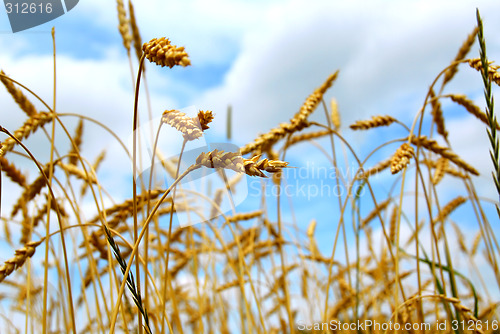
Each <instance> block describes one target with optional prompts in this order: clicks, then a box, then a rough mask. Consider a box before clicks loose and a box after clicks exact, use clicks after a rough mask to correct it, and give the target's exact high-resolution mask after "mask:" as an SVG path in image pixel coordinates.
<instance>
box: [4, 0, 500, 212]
mask: <svg viewBox="0 0 500 334" xmlns="http://www.w3.org/2000/svg"><path fill="white" fill-rule="evenodd" d="M134 6H135V12H136V18H137V21H138V24H139V27H140V32H141V35H142V38H143V40H144V41H149V40H150V39H152V38H155V37H163V36H165V37H168V38H170V39H171V40H172V43H173V44H176V45H179V46H185V48H186V51H187V52H188V53H189V55H190V59H191V63H192V66H191V67H188V68H174V69H171V70H170V69H166V68H160V67H158V66H154V65H152V64H147V68H146V72H147V81H148V85H147V87H148V90H149V95H150V101H151V106H152V108H151V110H152V114H153V117H158V116H160V115H161V113H162V112H163V111H164V110H166V109H174V108H175V109H181V108H187V107H190V106H195V107H196V108H199V109H210V110H213V111H214V112H215V114H216V118H215V120H214V122H213V125H212V126H211V130H210V131H208V132H207V140H208V141H212V142H213V141H224V140H225V134H226V110H227V106H228V105H229V104H230V105H232V108H233V140H232V141H233V143H235V144H236V145H239V146H241V145H243V144H245V143H247V142H248V141H250V140H252V139H253V138H255V137H256V136H257V135H258V134H259V133H263V132H266V131H268V130H269V129H271V128H272V127H275V126H276V125H277V124H279V123H280V122H285V121H287V120H288V119H290V117H292V115H293V114H294V113H295V112H296V111H297V110H298V109H299V108H300V106H301V104H302V103H303V101H304V99H305V98H306V97H307V96H308V95H309V94H310V93H311V92H312V91H313V90H314V89H315V88H316V87H318V86H319V85H320V84H321V83H322V82H323V81H324V80H325V79H326V78H327V76H328V75H329V74H330V73H333V72H334V71H336V70H337V69H339V70H340V75H339V77H338V80H337V81H336V82H335V84H334V86H333V87H332V88H331V89H330V90H329V91H328V93H327V94H326V96H325V97H326V99H325V100H326V101H329V100H330V98H332V97H335V98H336V99H337V101H338V105H339V110H340V113H341V117H342V124H343V125H342V131H343V134H344V135H345V136H346V137H347V138H348V139H349V140H350V142H351V143H352V144H353V145H354V146H355V147H356V148H357V149H358V150H359V153H360V155H361V156H362V157H363V156H365V155H366V154H367V153H368V152H369V151H370V150H371V149H373V148H375V146H376V145H375V144H373V143H372V139H376V140H378V142H377V143H382V142H383V141H384V140H385V139H388V138H391V137H389V135H388V134H390V132H388V131H375V132H373V134H372V133H371V132H370V133H368V134H367V133H362V134H358V133H354V132H353V131H350V130H349V129H348V125H349V124H351V123H352V122H354V121H355V120H358V119H364V118H368V117H370V116H371V115H376V114H390V115H393V116H396V117H398V118H399V119H401V120H402V121H404V122H405V123H406V124H408V125H410V124H411V122H412V121H413V119H414V117H415V115H416V113H417V112H418V110H419V109H420V108H421V107H422V103H423V101H424V98H425V95H426V93H427V90H428V87H429V85H430V84H431V83H432V81H433V80H434V78H435V77H436V76H437V75H438V73H439V72H440V71H441V70H442V69H443V68H445V67H446V66H447V65H448V64H449V63H450V62H451V61H452V59H453V58H454V57H455V55H456V53H457V50H458V49H459V47H460V45H461V44H462V42H463V41H464V40H465V38H466V37H467V35H468V34H469V33H470V32H471V31H472V29H473V28H474V26H475V24H476V17H475V10H476V8H479V9H480V11H481V13H482V16H483V20H484V25H485V34H486V41H487V45H488V55H489V58H490V59H492V60H496V59H500V38H499V37H498V34H497V33H496V32H498V31H500V3H499V2H498V1H495V0H483V1H451V0H450V1H434V0H429V1H386V0H384V1H378V0H377V1H313V2H311V1H307V2H306V1H284V0H276V1H235V0H231V1H229V0H215V1H182V2H181V1H168V2H166V1H160V0H158V1H156V0H148V1H140V2H139V1H135V2H134ZM117 25H118V18H117V12H116V3H115V2H114V1H106V2H104V1H97V0H86V1H80V3H79V4H78V5H77V6H76V7H75V8H74V9H73V10H71V11H70V12H68V13H67V14H65V15H63V16H61V17H59V18H57V19H56V20H54V21H51V22H48V23H46V24H44V25H41V26H38V27H35V28H32V29H30V30H27V31H24V32H19V33H16V34H12V33H11V32H10V26H9V23H8V19H7V15H6V13H5V12H3V11H1V12H0V31H1V32H2V33H1V34H0V50H2V51H1V52H0V68H2V69H3V70H4V71H5V72H6V73H7V74H9V75H10V76H12V77H13V78H14V79H16V80H18V81H20V82H22V83H24V84H26V85H27V86H28V87H30V88H31V89H32V90H33V91H35V92H36V93H37V94H39V95H40V96H41V97H42V98H43V99H44V100H46V101H47V102H48V103H49V104H50V105H52V102H51V101H52V92H53V89H52V87H53V61H52V52H53V48H52V40H51V34H50V30H51V28H52V27H53V26H54V27H55V31H56V48H57V111H58V112H60V113H63V112H65V113H66V112H67V113H80V114H84V115H87V116H89V117H93V118H95V119H96V120H99V121H101V122H103V123H104V124H106V125H107V126H109V127H110V128H111V129H112V130H113V131H115V132H116V133H117V134H118V136H120V138H122V139H123V140H124V141H126V140H127V138H128V137H129V136H130V133H131V124H132V106H133V81H132V80H133V77H135V74H136V69H137V59H136V58H135V54H132V63H131V65H132V66H130V63H129V60H128V57H127V53H126V51H125V49H124V48H123V45H122V39H121V36H120V34H119V32H118V29H117ZM477 55H478V50H477V46H475V47H474V48H473V50H472V51H471V53H470V57H476V56H477ZM131 67H132V70H131ZM445 93H461V94H467V95H468V96H469V97H470V98H472V99H473V100H475V101H477V103H478V105H480V106H484V99H483V97H482V82H481V79H480V76H479V74H478V73H477V72H475V71H474V70H472V69H470V68H468V67H467V66H463V67H461V68H460V71H459V73H458V74H457V76H456V79H455V81H453V82H452V83H451V84H449V86H448V88H447V89H446V90H445ZM145 96H146V91H145V86H144V85H143V86H142V87H141V101H140V112H141V115H142V117H143V119H146V118H147V107H146V106H147V101H146V99H145ZM0 98H1V101H2V109H1V113H2V115H4V116H3V117H2V125H3V126H5V127H7V128H9V129H15V128H17V127H18V126H19V125H20V124H21V123H22V122H23V115H21V113H20V112H19V110H18V108H17V107H16V106H15V104H14V103H13V102H12V101H11V98H10V96H8V94H7V93H6V92H5V91H3V90H0ZM37 106H38V107H40V109H41V110H43V107H42V105H41V104H40V103H37ZM443 106H444V108H445V118H446V119H447V126H448V130H449V132H450V142H451V144H452V147H453V149H454V150H455V151H457V152H458V153H459V154H460V155H462V156H463V157H464V158H466V159H467V160H468V161H474V165H475V166H476V167H477V168H478V169H479V170H480V171H481V172H482V175H483V176H482V177H481V179H480V180H481V181H482V182H483V184H484V185H485V189H486V194H488V195H491V194H494V188H493V186H492V185H491V181H490V178H489V177H490V176H489V171H490V168H491V164H490V161H489V157H488V142H487V138H486V135H485V130H484V126H483V125H482V124H481V123H480V122H477V121H476V120H474V119H473V118H472V116H470V115H468V114H467V113H466V112H465V111H464V110H462V109H461V108H458V107H456V106H453V105H450V104H449V103H446V101H443ZM312 119H314V120H317V121H320V122H324V121H325V119H324V113H323V112H322V111H321V110H318V111H317V112H316V113H315V114H314V115H313V116H312ZM65 121H66V122H68V124H69V126H70V128H71V125H73V126H74V124H76V120H75V118H72V117H67V118H65ZM162 131H163V130H162ZM86 134H87V136H86V138H85V141H84V144H83V153H84V154H85V155H86V156H89V157H92V156H95V155H97V154H98V153H99V152H100V151H101V150H102V149H108V151H113V150H116V151H118V152H123V151H120V148H119V146H118V145H117V143H116V141H115V140H114V139H113V138H112V137H110V136H109V135H107V134H106V132H105V131H103V130H102V129H101V128H99V127H97V126H93V125H91V124H87V125H86ZM380 136H382V137H383V138H377V137H380ZM384 136H387V137H384ZM178 137H179V136H176V135H175V134H174V137H172V138H171V137H167V138H165V140H164V141H163V142H165V143H167V144H165V145H163V147H164V148H168V147H169V146H170V147H176V148H177V147H179V140H180V139H179V138H178ZM59 138H64V136H63V135H62V134H61V136H60V137H59ZM391 139H392V138H391ZM59 144H60V145H62V146H64V145H69V144H68V142H67V140H64V139H61V142H60V143H59ZM31 145H32V146H31V147H33V148H35V149H37V148H39V149H40V150H38V154H39V156H40V157H43V156H44V154H45V155H47V154H48V150H47V149H43V147H42V146H43V145H45V147H46V143H45V142H43V141H36V140H35V139H33V140H32V142H31ZM377 145H378V144H377ZM391 150H392V148H391ZM297 152H299V153H300V155H299V156H298V158H297V157H294V156H289V157H290V160H291V161H292V162H294V163H295V164H296V165H297V164H301V161H300V159H302V162H303V161H304V159H303V157H304V154H305V155H306V156H307V157H308V158H309V160H310V161H316V160H317V159H316V158H317V157H318V156H322V153H321V152H320V151H319V150H316V149H312V150H311V149H310V147H306V148H305V149H304V148H303V149H302V151H301V149H300V148H298V151H297ZM108 154H109V153H108ZM384 158H385V157H384ZM294 159H295V160H294ZM124 161H126V158H125V155H124V154H121V155H120V154H118V157H116V158H114V159H113V160H112V163H114V166H113V168H112V169H110V171H109V174H110V175H111V174H112V175H115V176H116V175H117V173H116V171H117V169H116V166H117V164H118V163H123V162H124ZM125 166H126V165H125ZM121 170H122V171H123V175H122V176H121V177H118V178H116V177H115V178H110V177H106V176H107V175H105V177H104V178H103V179H104V180H105V181H106V182H109V184H108V186H109V187H113V188H115V189H117V190H127V191H128V192H130V187H129V185H128V183H127V182H124V180H125V179H127V180H128V176H127V173H129V172H130V170H127V169H126V168H125V169H124V168H121ZM104 171H105V170H104ZM118 175H121V174H118ZM318 205H319V204H318ZM305 220H306V221H308V219H305Z"/></svg>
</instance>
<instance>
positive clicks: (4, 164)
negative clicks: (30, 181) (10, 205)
mask: <svg viewBox="0 0 500 334" xmlns="http://www.w3.org/2000/svg"><path fill="white" fill-rule="evenodd" d="M0 167H1V169H2V170H3V171H4V172H5V175H7V176H8V177H9V178H10V179H11V180H12V181H13V182H15V183H17V184H18V185H20V186H21V187H25V186H26V177H25V176H24V174H23V173H22V172H21V171H20V170H19V169H17V167H16V166H15V165H14V164H12V163H10V162H9V161H8V160H7V159H5V157H2V156H0Z"/></svg>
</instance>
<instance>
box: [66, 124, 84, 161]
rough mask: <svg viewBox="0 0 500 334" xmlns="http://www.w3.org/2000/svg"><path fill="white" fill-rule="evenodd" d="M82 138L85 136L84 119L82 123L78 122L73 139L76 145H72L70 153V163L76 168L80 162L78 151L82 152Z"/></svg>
mask: <svg viewBox="0 0 500 334" xmlns="http://www.w3.org/2000/svg"><path fill="white" fill-rule="evenodd" d="M82 136H83V119H81V118H80V121H79V122H78V125H77V126H76V130H75V137H74V138H73V141H74V143H75V145H74V146H73V145H71V146H72V147H71V151H70V152H69V163H70V164H72V165H74V166H76V164H77V162H78V153H77V151H79V150H80V146H81V145H82Z"/></svg>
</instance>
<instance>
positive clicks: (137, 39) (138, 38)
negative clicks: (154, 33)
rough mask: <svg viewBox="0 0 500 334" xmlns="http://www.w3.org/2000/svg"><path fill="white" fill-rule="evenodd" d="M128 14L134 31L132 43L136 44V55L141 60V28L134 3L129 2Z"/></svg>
mask: <svg viewBox="0 0 500 334" xmlns="http://www.w3.org/2000/svg"><path fill="white" fill-rule="evenodd" d="M128 13H129V16H130V29H131V30H132V41H133V42H134V49H135V54H136V55H137V59H141V57H142V38H141V34H140V33H139V27H138V26H137V21H136V19H135V11H134V5H132V1H130V0H129V1H128Z"/></svg>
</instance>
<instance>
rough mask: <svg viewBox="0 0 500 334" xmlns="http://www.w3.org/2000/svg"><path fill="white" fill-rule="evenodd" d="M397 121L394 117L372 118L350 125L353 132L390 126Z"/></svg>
mask: <svg viewBox="0 0 500 334" xmlns="http://www.w3.org/2000/svg"><path fill="white" fill-rule="evenodd" d="M395 121H396V119H395V118H394V117H392V116H389V115H385V116H372V119H370V120H364V121H356V122H355V123H354V124H351V125H349V127H350V128H351V129H352V130H368V129H371V128H376V127H379V126H389V125H391V124H392V123H394V122H395Z"/></svg>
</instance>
